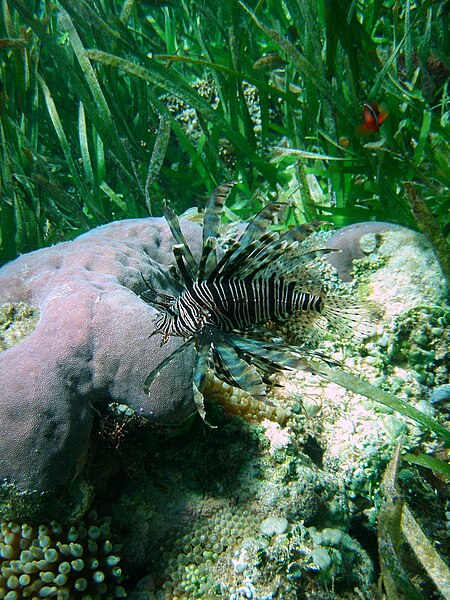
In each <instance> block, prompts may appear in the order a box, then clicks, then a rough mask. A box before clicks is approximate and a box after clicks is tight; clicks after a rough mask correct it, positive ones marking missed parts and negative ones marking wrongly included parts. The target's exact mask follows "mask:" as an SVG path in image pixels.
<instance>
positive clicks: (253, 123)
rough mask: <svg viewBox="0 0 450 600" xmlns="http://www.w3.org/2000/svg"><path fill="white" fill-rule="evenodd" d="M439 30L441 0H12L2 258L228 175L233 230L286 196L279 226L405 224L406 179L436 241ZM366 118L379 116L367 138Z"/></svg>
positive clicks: (7, 8)
mask: <svg viewBox="0 0 450 600" xmlns="http://www.w3.org/2000/svg"><path fill="white" fill-rule="evenodd" d="M448 18H449V17H448V10H447V8H446V2H445V1H444V0H440V1H437V2H427V1H423V2H422V1H421V2H411V1H410V0H408V1H407V2H404V3H395V2H393V1H391V0H385V1H384V2H372V1H369V0H368V1H366V2H364V3H354V2H350V1H347V0H339V1H337V2H333V3H328V2H319V3H317V2H314V1H312V0H301V1H298V0H287V1H286V2H283V3H278V2H272V1H271V0H267V1H265V2H259V3H255V2H253V1H251V2H248V3H244V2H242V3H240V2H236V1H235V0H226V1H225V2H222V3H221V4H220V6H217V3H216V2H215V1H214V0H186V1H185V2H182V3H172V2H169V3H156V2H137V1H133V0H130V1H127V2H122V1H120V0H113V1H106V0H95V1H93V2H88V1H86V0H80V1H79V2H77V3H73V2H71V1H70V0H61V1H59V2H51V3H48V2H44V1H42V0H33V1H31V2H24V1H23V0H5V1H4V2H2V5H1V18H0V41H1V44H0V80H1V89H0V139H1V148H2V151H1V154H0V173H1V183H0V186H1V187H0V197H1V202H0V211H1V223H2V225H1V231H0V234H1V251H0V261H1V262H5V261H7V260H11V259H13V258H15V257H16V256H17V255H18V254H19V253H23V252H27V251H30V250H34V249H36V248H38V247H42V246H44V245H50V244H52V243H54V242H56V241H61V240H63V239H68V238H70V239H72V238H74V237H75V236H76V235H78V234H79V233H81V232H82V231H86V230H88V229H91V228H92V227H95V226H97V225H100V224H103V223H108V222H110V221H111V220H120V219H123V218H134V217H144V216H148V215H149V214H154V215H157V214H160V211H161V206H162V202H163V200H164V198H171V199H173V201H174V202H175V206H174V208H175V209H176V212H177V213H178V214H180V213H181V212H183V210H185V209H187V208H190V207H192V206H197V205H198V204H199V203H200V202H202V198H206V197H208V195H209V194H210V193H211V192H212V190H213V189H214V188H215V187H216V186H217V185H218V184H219V183H221V182H223V181H230V180H233V179H236V180H239V181H240V182H241V184H240V187H241V193H242V195H241V196H240V198H239V200H237V201H236V202H235V204H233V205H232V206H231V208H232V210H234V211H236V212H237V213H238V214H239V216H240V217H241V218H244V219H246V218H248V217H249V216H252V215H254V214H255V213H256V212H257V211H258V210H259V209H260V208H261V198H266V197H267V196H269V197H271V198H273V199H278V198H276V196H277V195H279V194H284V195H285V196H286V199H287V200H289V201H290V202H291V203H292V210H291V212H290V213H289V214H288V215H287V218H288V221H289V222H290V223H292V224H296V223H298V222H304V221H311V220H316V219H324V220H327V221H331V222H333V223H335V224H337V225H345V224H349V223H353V222H357V221H361V220H368V219H373V218H375V219H377V220H385V221H386V220H387V221H391V222H396V223H401V224H410V225H413V224H414V217H413V216H412V215H411V209H410V203H409V200H408V198H407V197H406V195H405V191H406V190H405V185H404V182H412V183H413V184H414V185H415V187H416V191H417V194H418V195H420V197H422V198H423V201H424V203H425V205H426V206H427V207H428V208H429V209H430V211H431V214H432V216H433V218H434V219H435V220H436V223H437V226H438V228H439V229H440V231H443V234H444V238H446V237H447V236H448V226H449V217H448V209H449V201H448V195H447V193H446V190H447V189H448V187H449V183H450V173H449V167H448V165H449V163H450V160H449V143H448V140H449V134H448V77H449V65H448V56H449V55H450V52H449V47H448V45H449V41H448V34H447V32H448ZM61 72H64V77H61ZM365 106H366V107H374V106H378V107H379V110H380V111H381V114H383V115H384V114H387V113H389V114H388V116H387V117H386V118H384V120H383V122H382V123H380V122H379V121H378V123H379V125H380V126H379V128H378V127H375V128H373V127H372V129H377V128H378V131H371V132H369V133H370V135H368V136H360V134H359V132H358V128H359V127H360V125H361V124H363V123H365V122H366V121H365V119H366V118H367V108H366V109H365V108H364V107H365ZM364 112H365V113H366V116H364ZM372 116H373V115H372Z"/></svg>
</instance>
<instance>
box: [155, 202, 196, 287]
mask: <svg viewBox="0 0 450 600" xmlns="http://www.w3.org/2000/svg"><path fill="white" fill-rule="evenodd" d="M163 214H164V217H165V218H166V221H167V224H168V225H169V228H170V231H171V233H172V235H173V237H174V238H175V241H176V245H177V246H183V248H184V250H183V254H184V258H185V261H186V264H187V265H188V269H189V272H190V274H191V277H192V278H194V277H195V275H196V274H197V270H198V265H197V261H196V260H195V258H194V256H193V254H192V252H191V249H190V248H189V244H188V243H187V242H186V239H185V237H184V235H183V232H182V231H181V225H180V220H179V219H178V217H177V215H176V214H175V212H174V211H173V210H172V209H171V208H170V207H169V206H168V205H167V203H166V202H164V203H163Z"/></svg>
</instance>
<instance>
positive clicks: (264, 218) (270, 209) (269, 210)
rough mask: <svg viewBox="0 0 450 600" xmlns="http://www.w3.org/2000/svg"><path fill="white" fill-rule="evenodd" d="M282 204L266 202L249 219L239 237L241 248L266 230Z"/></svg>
mask: <svg viewBox="0 0 450 600" xmlns="http://www.w3.org/2000/svg"><path fill="white" fill-rule="evenodd" d="M282 206H285V205H284V204H283V203H281V202H274V203H273V204H267V206H265V207H264V208H262V209H261V210H260V211H259V213H257V214H256V215H255V216H254V217H253V219H251V220H250V222H249V224H248V225H247V227H246V228H245V230H244V232H243V234H242V235H241V237H240V239H239V242H240V244H241V248H245V247H246V246H248V244H251V243H252V242H254V241H255V240H257V239H259V238H260V237H261V236H262V235H263V234H264V233H266V232H267V229H268V227H269V226H270V225H271V224H272V223H273V220H274V217H275V215H276V214H277V213H278V212H279V211H280V210H281V207H282Z"/></svg>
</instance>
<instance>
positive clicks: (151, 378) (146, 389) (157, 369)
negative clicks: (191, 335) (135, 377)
mask: <svg viewBox="0 0 450 600" xmlns="http://www.w3.org/2000/svg"><path fill="white" fill-rule="evenodd" d="M155 333H157V332H155ZM192 343H193V340H192V339H190V340H188V341H187V342H184V344H181V346H179V347H178V348H177V349H176V350H174V351H173V352H172V353H171V354H169V356H166V357H165V358H163V360H162V361H161V362H160V363H159V364H158V365H157V366H156V367H155V368H154V369H153V370H152V371H151V372H150V374H149V375H148V377H147V379H146V380H145V383H144V393H145V395H146V396H148V395H149V392H150V387H151V385H152V383H153V382H154V381H155V379H156V377H157V376H158V375H159V374H160V373H161V371H162V370H163V369H164V367H166V366H167V365H168V364H169V363H170V362H171V361H172V360H173V359H174V358H175V357H176V356H178V355H179V354H181V353H182V352H183V351H184V350H185V349H186V348H187V347H188V346H190V345H191V344H192Z"/></svg>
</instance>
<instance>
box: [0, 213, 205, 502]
mask: <svg viewBox="0 0 450 600" xmlns="http://www.w3.org/2000/svg"><path fill="white" fill-rule="evenodd" d="M182 228H183V232H184V235H185V236H186V238H187V239H188V240H189V243H190V244H192V246H193V249H194V251H195V250H196V249H197V250H198V251H199V250H200V243H201V241H200V231H201V229H200V226H199V225H197V224H195V223H191V222H187V221H185V222H183V224H182ZM173 243H174V241H173V239H172V237H171V234H170V232H169V229H168V227H167V225H166V223H165V221H164V219H160V218H148V219H130V220H127V221H117V222H114V223H111V224H109V225H105V226H102V227H98V228H97V229H94V230H92V231H90V232H88V233H86V234H84V235H81V236H80V237H78V238H76V239H75V240H74V241H72V242H64V243H60V244H57V245H55V246H54V247H52V248H45V249H42V250H38V251H36V252H31V253H29V254H26V255H23V256H21V257H19V258H18V259H16V260H15V261H13V262H11V263H9V264H7V265H6V266H4V267H3V268H2V269H1V270H0V305H3V307H4V310H3V314H4V315H6V325H5V324H4V323H5V319H3V329H5V328H6V329H8V328H10V327H13V323H12V321H14V318H13V317H14V314H16V315H22V319H23V318H24V317H23V315H24V314H25V313H26V311H25V313H24V309H23V307H24V306H25V307H26V306H28V307H33V309H32V310H30V311H29V312H30V314H32V315H33V319H34V325H35V329H34V330H33V331H32V332H31V333H30V332H29V331H28V330H29V329H30V328H29V327H28V330H27V327H26V326H24V327H23V330H24V331H25V332H26V334H28V335H27V337H25V338H23V337H22V338H20V336H17V339H16V337H15V336H10V337H11V339H13V342H12V343H7V344H6V349H4V348H5V345H3V347H2V345H0V349H2V350H3V352H0V482H1V481H2V480H3V481H6V482H7V483H8V484H14V486H15V488H16V489H17V490H19V491H37V492H42V491H46V490H49V489H52V488H54V487H56V486H57V485H59V484H63V483H65V482H67V481H68V480H70V479H71V478H72V477H73V474H74V472H75V469H76V466H77V464H79V462H80V461H81V460H82V458H83V456H84V453H85V450H86V448H87V445H88V439H89V436H90V432H91V427H92V418H93V405H94V406H95V405H96V404H97V406H100V404H99V403H100V402H101V401H105V402H111V401H117V402H122V403H126V404H128V405H130V406H131V407H132V408H133V410H134V411H135V412H136V413H137V414H138V415H140V416H143V417H146V418H147V419H150V420H152V421H169V420H172V421H179V420H182V419H183V418H185V417H186V415H187V414H189V412H191V410H192V384H191V373H192V359H193V356H192V354H190V353H184V354H182V355H181V356H180V357H178V358H177V360H174V361H173V362H172V363H171V364H170V366H168V367H167V368H166V369H165V370H164V371H163V372H162V373H161V374H160V376H159V377H158V378H157V380H156V381H155V382H154V385H153V386H152V389H151V390H150V393H149V395H148V396H147V395H145V394H144V391H143V388H144V382H145V379H146V377H147V375H148V374H149V373H150V371H151V370H152V369H153V368H154V367H155V366H156V365H157V364H159V363H160V361H161V360H162V359H163V358H164V357H165V356H166V355H167V354H169V353H171V352H172V351H173V350H174V349H175V348H177V347H178V345H179V344H180V340H177V339H172V340H171V341H170V342H169V343H168V344H167V345H165V346H164V347H160V339H159V337H158V336H155V337H150V336H151V333H152V331H153V318H154V316H155V310H154V309H153V308H152V307H150V306H149V305H148V304H147V303H145V302H144V301H143V300H142V298H141V297H140V296H139V293H142V292H143V291H144V290H145V284H144V282H143V279H142V276H143V277H144V278H145V280H146V281H148V282H149V284H150V285H152V286H154V287H155V288H157V289H160V290H161V289H166V290H167V287H166V288H165V286H167V283H165V279H164V270H166V271H167V267H168V265H169V264H171V263H172V260H173V257H172V245H173ZM168 291H170V290H168ZM172 292H173V290H172ZM5 307H6V310H5ZM15 307H16V308H17V307H18V308H17V310H15ZM36 313H38V314H39V318H38V319H37V318H36ZM8 315H9V316H8ZM11 315H12V316H11ZM8 319H9V320H10V321H11V323H9V321H8ZM8 346H9V347H8ZM175 373H176V376H175Z"/></svg>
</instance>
